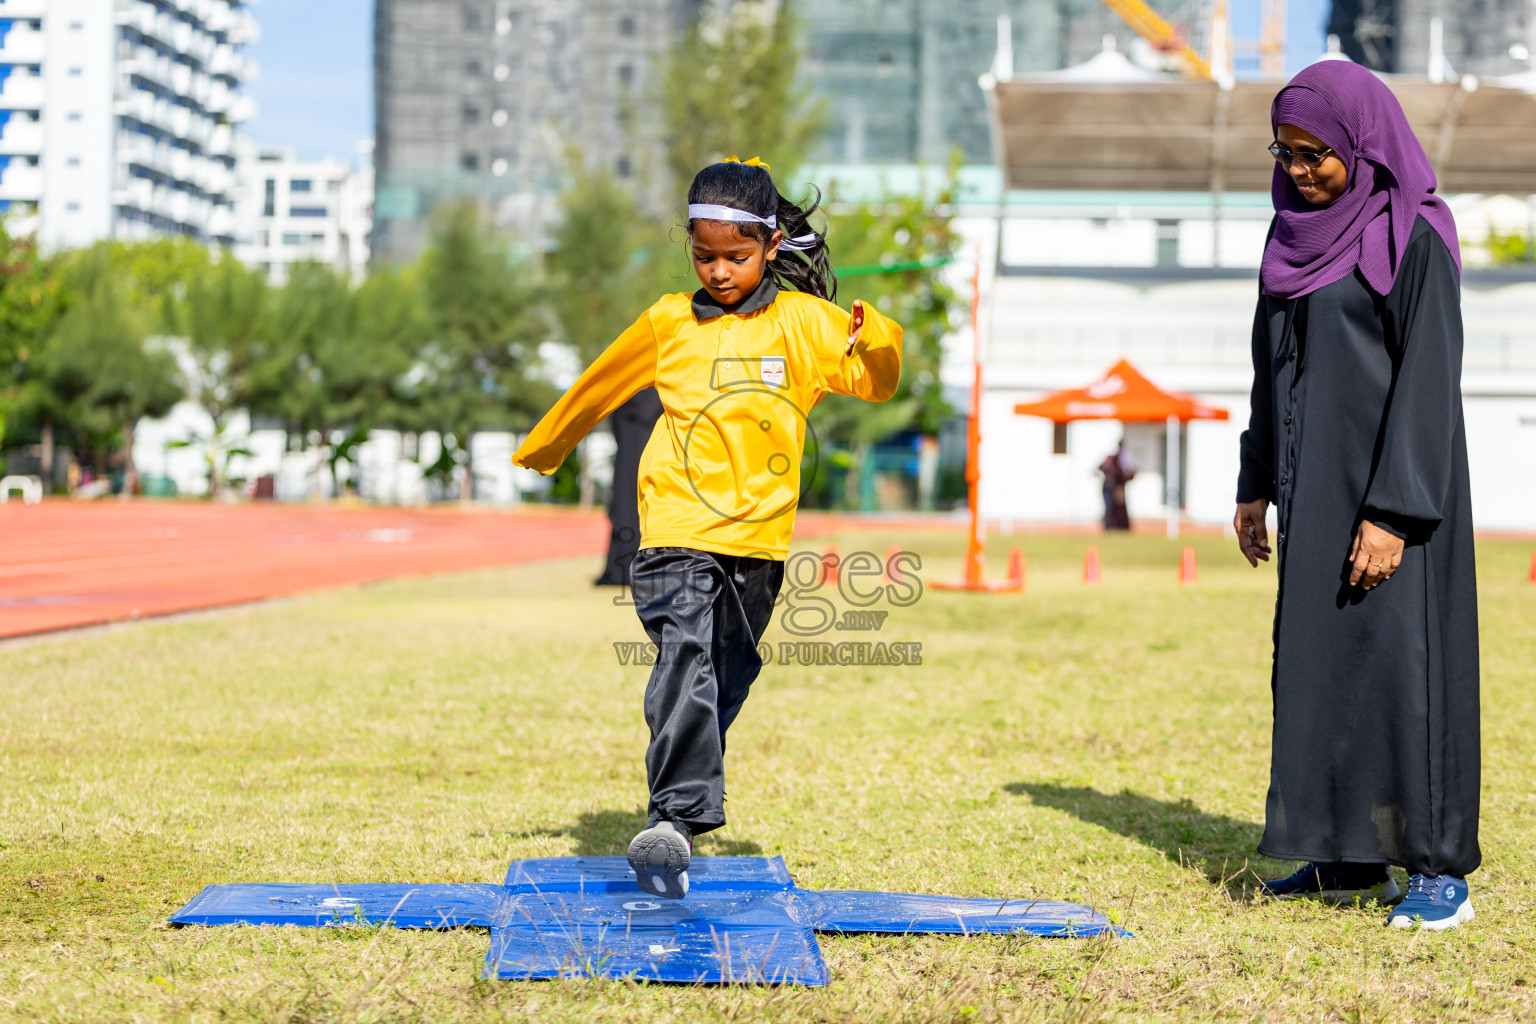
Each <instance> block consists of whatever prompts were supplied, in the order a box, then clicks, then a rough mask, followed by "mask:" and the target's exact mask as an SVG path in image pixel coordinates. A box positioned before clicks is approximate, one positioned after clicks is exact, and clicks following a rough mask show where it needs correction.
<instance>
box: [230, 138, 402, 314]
mask: <svg viewBox="0 0 1536 1024" xmlns="http://www.w3.org/2000/svg"><path fill="white" fill-rule="evenodd" d="M358 154H359V157H360V166H359V167H356V168H354V167H352V166H351V165H350V164H348V163H346V162H345V161H342V160H337V159H335V158H334V157H327V158H326V159H324V160H300V159H299V155H298V151H297V150H295V149H289V148H282V147H261V148H259V149H257V148H255V147H250V146H247V147H245V148H244V151H243V152H242V153H241V155H240V185H241V187H240V198H239V200H238V202H237V204H236V211H237V220H238V224H239V229H238V235H239V244H238V245H237V246H236V247H235V253H236V255H237V256H239V258H240V259H241V260H243V261H244V262H245V263H246V264H248V265H251V266H256V267H260V268H261V269H262V270H263V271H265V272H266V274H267V277H268V279H269V280H271V281H272V283H274V284H281V283H282V282H283V281H285V280H287V277H288V268H289V267H290V266H291V265H292V264H294V263H296V262H298V261H301V260H314V261H318V262H322V263H328V264H330V265H331V266H333V267H335V268H336V269H337V270H339V271H342V272H344V273H346V274H348V275H350V277H351V278H352V280H353V281H361V280H362V279H363V276H364V275H365V274H366V273H367V270H368V254H369V236H370V233H371V232H372V230H373V144H372V143H371V142H364V143H361V144H360V145H359V146H358Z"/></svg>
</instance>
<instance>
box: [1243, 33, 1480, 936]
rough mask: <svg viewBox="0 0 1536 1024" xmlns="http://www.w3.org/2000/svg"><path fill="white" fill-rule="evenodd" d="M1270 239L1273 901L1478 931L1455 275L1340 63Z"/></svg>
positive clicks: (1415, 173)
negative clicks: (1287, 865)
mask: <svg viewBox="0 0 1536 1024" xmlns="http://www.w3.org/2000/svg"><path fill="white" fill-rule="evenodd" d="M1271 119H1272V122H1273V126H1274V130H1275V139H1276V141H1275V144H1274V145H1273V146H1272V147H1271V152H1272V153H1274V155H1275V158H1276V161H1277V167H1276V170H1275V177H1274V185H1273V189H1272V191H1273V195H1274V200H1275V210H1276V216H1275V223H1274V227H1273V229H1272V231H1271V237H1270V240H1269V243H1268V245H1267V247H1266V249H1265V253H1264V262H1263V267H1262V271H1261V274H1260V285H1261V295H1260V297H1259V305H1258V312H1257V315H1256V317H1255V322H1254V340H1253V364H1254V383H1253V400H1252V418H1251V420H1250V423H1249V427H1248V430H1247V431H1246V432H1245V433H1244V434H1243V441H1242V468H1241V472H1240V475H1239V478H1238V493H1237V500H1238V507H1237V515H1236V520H1235V523H1234V525H1235V526H1236V529H1237V535H1238V543H1239V545H1240V546H1241V547H1242V550H1243V554H1244V555H1245V556H1246V557H1247V558H1248V560H1249V562H1250V563H1251V564H1253V565H1257V564H1258V562H1259V561H1260V560H1268V557H1269V554H1270V550H1271V549H1270V547H1269V543H1268V534H1267V530H1266V527H1265V513H1266V510H1267V508H1268V505H1269V503H1270V502H1274V503H1275V504H1276V505H1277V513H1278V524H1279V526H1278V531H1277V534H1276V537H1275V541H1276V550H1277V554H1278V558H1279V598H1278V600H1277V602H1276V606H1275V629H1274V644H1275V655H1274V657H1275V660H1274V670H1273V677H1272V686H1273V691H1274V711H1275V724H1274V753H1273V760H1272V763H1271V771H1270V788H1269V797H1268V801H1267V807H1266V825H1265V830H1264V838H1263V840H1262V841H1261V843H1260V845H1259V851H1260V852H1261V853H1263V854H1265V855H1266V856H1270V857H1276V858H1280V859H1285V860H1298V861H1305V862H1306V863H1305V865H1304V866H1303V867H1302V868H1300V869H1299V870H1298V871H1297V872H1296V873H1295V874H1293V875H1292V876H1290V877H1289V878H1285V879H1280V880H1277V881H1274V882H1269V883H1266V884H1265V887H1264V889H1265V892H1266V894H1267V895H1269V896H1272V897H1275V898H1288V897H1298V896H1313V897H1321V898H1324V899H1331V900H1334V901H1340V902H1342V901H1346V900H1356V899H1362V898H1375V899H1379V900H1381V901H1382V902H1390V901H1392V900H1393V899H1395V898H1396V897H1397V896H1398V895H1399V893H1400V890H1399V888H1398V886H1397V883H1396V882H1395V881H1393V880H1392V878H1391V876H1390V875H1389V874H1388V871H1387V866H1388V865H1389V864H1396V865H1399V866H1401V867H1403V868H1406V869H1407V870H1408V872H1409V873H1410V881H1409V885H1408V892H1407V894H1406V896H1405V898H1404V899H1403V900H1402V902H1401V903H1399V904H1398V905H1397V906H1396V907H1395V908H1394V909H1393V911H1392V912H1391V914H1390V915H1389V917H1388V924H1391V925H1393V926H1397V927H1410V926H1413V925H1416V924H1417V925H1420V926H1422V927H1425V928H1435V929H1441V928H1453V927H1455V926H1456V925H1458V924H1460V923H1462V922H1463V921H1466V920H1469V919H1471V917H1472V904H1471V901H1470V900H1469V899H1468V898H1467V886H1466V876H1467V874H1468V873H1470V872H1471V871H1472V870H1474V869H1475V868H1476V867H1477V866H1478V863H1479V860H1480V854H1479V851H1478V845H1477V815H1478V784H1479V772H1480V761H1479V740H1478V648H1477V592H1476V574H1475V571H1474V566H1473V551H1472V511H1471V501H1470V496H1469V485H1468V478H1467V454H1466V439H1465V433H1464V429H1463V423H1462V408H1461V386H1460V381H1461V343H1462V336H1461V309H1460V257H1459V250H1458V245H1457V241H1456V227H1455V222H1454V221H1453V220H1452V218H1451V215H1450V211H1449V210H1448V209H1447V208H1446V206H1445V204H1444V202H1443V201H1442V200H1441V199H1439V198H1438V197H1437V196H1435V195H1434V193H1433V190H1434V187H1435V176H1434V171H1433V169H1432V168H1431V167H1430V164H1429V160H1428V159H1427V157H1426V156H1425V155H1424V151H1423V148H1422V147H1421V146H1420V145H1419V143H1418V141H1417V139H1416V138H1415V137H1414V135H1413V133H1412V131H1411V130H1410V129H1409V127H1408V123H1407V119H1406V118H1405V117H1404V116H1403V112H1402V108H1401V107H1400V106H1399V105H1398V102H1397V100H1396V98H1395V97H1394V96H1393V95H1392V93H1391V92H1390V90H1388V88H1387V87H1386V86H1385V85H1384V84H1383V83H1382V82H1381V81H1380V80H1379V79H1378V78H1376V76H1375V75H1373V74H1371V73H1370V72H1369V71H1367V70H1366V69H1364V68H1362V67H1359V66H1357V65H1354V64H1350V63H1348V62H1344V61H1329V62H1324V63H1319V64H1314V65H1312V66H1311V67H1309V68H1307V69H1305V70H1303V71H1302V72H1301V73H1300V74H1298V75H1297V76H1296V77H1295V78H1294V79H1293V80H1292V81H1291V83H1290V84H1289V85H1287V86H1286V87H1285V88H1284V89H1282V90H1281V92H1280V94H1279V95H1278V96H1277V97H1276V98H1275V102H1274V106H1273V108H1272V110H1271Z"/></svg>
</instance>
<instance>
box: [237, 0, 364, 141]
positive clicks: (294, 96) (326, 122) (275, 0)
mask: <svg viewBox="0 0 1536 1024" xmlns="http://www.w3.org/2000/svg"><path fill="white" fill-rule="evenodd" d="M251 12H252V13H253V14H254V15H255V16H256V20H257V22H258V23H259V24H260V25H261V41H260V42H259V43H257V44H256V45H255V46H253V47H251V50H250V53H251V55H252V56H253V57H255V58H256V60H257V61H258V62H259V63H260V65H261V75H260V77H258V78H257V80H256V81H255V82H254V83H253V84H252V86H251V87H250V93H251V95H252V96H254V97H255V99H256V105H257V114H256V120H255V121H253V122H252V123H251V125H250V126H249V130H250V133H251V134H252V135H254V136H255V137H256V141H257V142H260V143H262V144H263V145H279V146H297V147H298V149H299V153H300V155H302V156H304V157H308V158H318V157H325V156H335V157H340V158H341V159H344V160H347V161H348V162H352V161H354V160H355V159H356V157H357V144H358V142H360V141H361V140H363V139H367V138H371V137H372V136H373V0H260V2H259V3H257V4H256V5H255V6H254V7H252V8H251Z"/></svg>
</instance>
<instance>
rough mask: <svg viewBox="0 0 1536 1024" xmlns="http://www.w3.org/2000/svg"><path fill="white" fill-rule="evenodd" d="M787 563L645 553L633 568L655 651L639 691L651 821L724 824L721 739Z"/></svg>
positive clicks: (744, 687)
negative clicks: (646, 729)
mask: <svg viewBox="0 0 1536 1024" xmlns="http://www.w3.org/2000/svg"><path fill="white" fill-rule="evenodd" d="M783 582H784V563H783V562H778V561H774V560H773V559H768V558H747V557H744V556H740V555H717V554H713V553H711V552H708V551H696V550H694V549H693V548H643V549H642V550H641V551H640V552H639V553H638V554H637V555H636V556H635V560H634V562H633V564H632V566H631V568H630V584H631V586H632V588H633V590H634V595H635V610H636V611H637V612H638V613H639V615H640V621H641V623H642V624H643V625H644V626H645V631H646V633H647V634H649V636H650V638H651V642H652V643H654V644H655V645H656V647H657V656H656V665H655V667H654V668H653V669H652V670H651V679H650V682H649V683H648V684H647V685H646V688H645V721H646V724H647V725H649V726H650V728H651V745H650V748H649V749H648V750H647V751H646V753H645V770H646V777H647V780H648V781H649V783H650V789H651V805H650V817H651V820H652V821H655V820H656V819H658V818H666V819H668V820H670V821H680V822H682V823H683V824H685V825H687V826H688V827H689V828H690V829H692V830H693V832H694V833H700V832H708V831H710V830H711V829H716V828H719V827H720V826H721V825H724V824H725V732H726V730H727V729H729V728H730V727H731V723H732V722H733V721H735V719H736V715H737V713H738V712H740V711H741V706H742V704H743V703H745V701H746V699H747V692H748V691H749V690H750V689H751V688H752V682H753V680H755V679H756V678H757V674H758V672H759V671H761V670H762V667H763V662H762V659H761V658H760V657H759V656H758V653H757V643H758V641H759V640H761V639H762V636H763V631H764V630H766V629H767V628H768V622H769V620H770V619H772V618H773V603H774V601H775V600H776V599H777V597H778V595H779V587H780V585H781V584H782V583H783Z"/></svg>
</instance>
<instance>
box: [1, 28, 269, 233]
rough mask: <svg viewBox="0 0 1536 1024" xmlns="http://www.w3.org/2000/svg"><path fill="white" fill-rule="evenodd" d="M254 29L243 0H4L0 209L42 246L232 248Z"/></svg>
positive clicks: (248, 107)
mask: <svg viewBox="0 0 1536 1024" xmlns="http://www.w3.org/2000/svg"><path fill="white" fill-rule="evenodd" d="M255 36H256V24H255V21H254V20H253V19H252V18H251V16H250V14H249V12H248V11H247V10H246V6H245V2H244V0H4V2H0V126H3V131H0V208H4V209H5V210H7V211H9V212H11V213H13V214H16V215H19V216H20V217H21V219H22V220H23V222H24V226H25V227H35V228H36V229H37V231H38V234H39V237H40V238H41V239H42V240H43V242H44V243H45V244H48V245H82V244H86V243H89V242H92V241H94V240H96V239H100V238H142V237H148V236H152V235H161V234H178V235H187V236H190V237H193V238H199V239H205V240H208V241H216V242H224V243H230V242H233V240H234V224H235V220H234V205H233V203H234V192H235V136H236V131H237V130H238V127H239V125H240V123H241V122H242V121H244V120H246V119H247V118H248V117H249V115H250V112H251V107H250V103H249V101H248V100H247V99H245V98H244V97H242V96H241V95H240V87H241V85H242V83H244V82H245V81H246V80H247V79H248V78H249V77H250V74H251V67H250V65H249V63H248V62H247V61H246V59H245V56H244V54H243V48H244V46H245V44H246V43H248V42H250V41H252V40H254V39H255ZM34 217H35V219H33V218H34Z"/></svg>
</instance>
